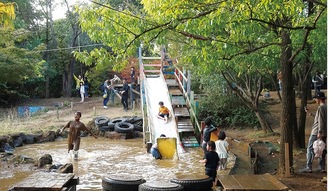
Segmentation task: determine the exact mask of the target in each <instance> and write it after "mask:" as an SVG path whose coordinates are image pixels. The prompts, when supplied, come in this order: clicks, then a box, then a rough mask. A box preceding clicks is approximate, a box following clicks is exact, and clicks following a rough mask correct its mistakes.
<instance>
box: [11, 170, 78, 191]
mask: <svg viewBox="0 0 329 191" xmlns="http://www.w3.org/2000/svg"><path fill="white" fill-rule="evenodd" d="M73 177H74V174H73V173H68V174H63V173H54V172H37V173H34V174H32V175H30V176H29V177H27V178H26V179H24V180H23V181H21V182H19V183H18V184H17V185H15V186H14V187H13V189H14V190H24V191H39V190H40V191H41V190H43V191H61V190H62V189H63V187H64V185H65V184H66V183H67V182H68V181H70V180H71V179H72V178H73Z"/></svg>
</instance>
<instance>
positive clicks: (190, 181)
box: [170, 174, 213, 191]
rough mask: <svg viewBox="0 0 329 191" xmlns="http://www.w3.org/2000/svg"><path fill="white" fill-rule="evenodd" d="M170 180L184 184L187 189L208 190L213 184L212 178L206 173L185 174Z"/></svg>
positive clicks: (188, 190) (191, 190) (195, 190)
mask: <svg viewBox="0 0 329 191" xmlns="http://www.w3.org/2000/svg"><path fill="white" fill-rule="evenodd" d="M170 182H172V183H176V184H180V185H182V186H183V187H184V190H186V191H208V190H210V189H211V188H212V186H213V181H212V178H211V177H209V176H206V175H196V176H193V174H192V175H185V176H182V177H176V178H173V179H171V180H170Z"/></svg>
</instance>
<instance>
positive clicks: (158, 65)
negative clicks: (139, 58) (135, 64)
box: [144, 64, 161, 67]
mask: <svg viewBox="0 0 329 191" xmlns="http://www.w3.org/2000/svg"><path fill="white" fill-rule="evenodd" d="M147 66H157V67H161V64H144V67H147Z"/></svg>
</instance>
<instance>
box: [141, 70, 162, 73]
mask: <svg viewBox="0 0 329 191" xmlns="http://www.w3.org/2000/svg"><path fill="white" fill-rule="evenodd" d="M144 73H160V70H144Z"/></svg>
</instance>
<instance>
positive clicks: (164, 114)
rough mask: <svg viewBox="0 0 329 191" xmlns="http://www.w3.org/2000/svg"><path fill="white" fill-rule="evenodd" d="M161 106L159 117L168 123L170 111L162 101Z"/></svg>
mask: <svg viewBox="0 0 329 191" xmlns="http://www.w3.org/2000/svg"><path fill="white" fill-rule="evenodd" d="M159 106H160V108H159V113H158V116H157V117H158V118H159V119H162V120H164V122H165V123H167V121H168V118H169V113H170V111H169V109H168V108H167V107H166V106H164V104H163V102H162V101H160V102H159Z"/></svg>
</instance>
